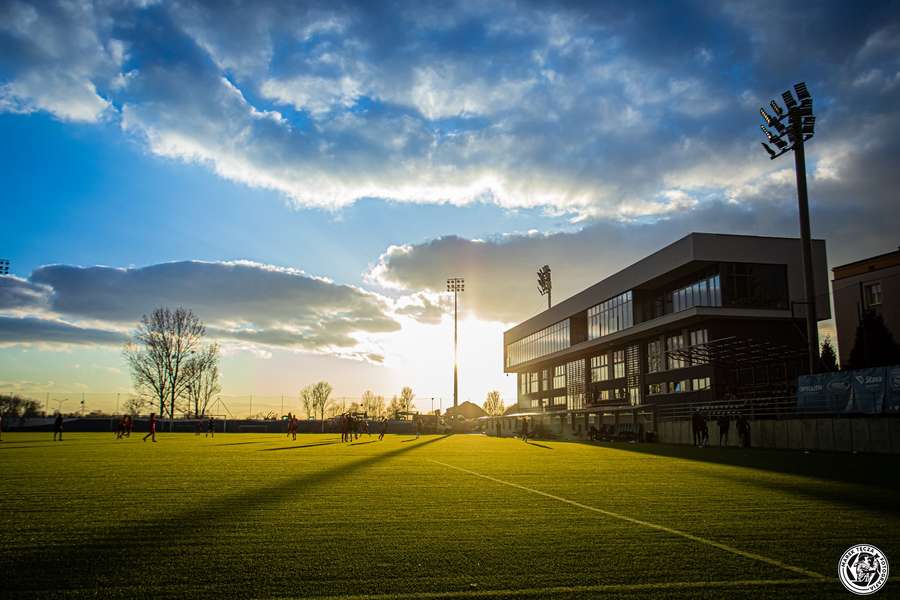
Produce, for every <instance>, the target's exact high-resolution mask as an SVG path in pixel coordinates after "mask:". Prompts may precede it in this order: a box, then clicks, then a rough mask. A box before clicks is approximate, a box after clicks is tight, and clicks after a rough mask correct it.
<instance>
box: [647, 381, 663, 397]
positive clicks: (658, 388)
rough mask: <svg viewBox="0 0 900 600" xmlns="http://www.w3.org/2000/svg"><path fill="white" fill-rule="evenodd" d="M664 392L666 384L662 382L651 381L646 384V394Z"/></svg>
mask: <svg viewBox="0 0 900 600" xmlns="http://www.w3.org/2000/svg"><path fill="white" fill-rule="evenodd" d="M665 393H666V384H664V383H651V384H650V385H648V386H647V395H649V396H652V395H653V394H665Z"/></svg>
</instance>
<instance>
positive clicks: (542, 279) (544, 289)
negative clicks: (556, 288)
mask: <svg viewBox="0 0 900 600" xmlns="http://www.w3.org/2000/svg"><path fill="white" fill-rule="evenodd" d="M537 277H538V292H540V293H541V296H547V308H550V304H551V302H550V298H551V296H552V291H553V282H552V281H551V280H550V265H544V266H543V267H541V268H540V269H538V272H537Z"/></svg>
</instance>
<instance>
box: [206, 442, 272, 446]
mask: <svg viewBox="0 0 900 600" xmlns="http://www.w3.org/2000/svg"><path fill="white" fill-rule="evenodd" d="M247 444H265V442H264V441H258V442H229V443H227V444H212V445H213V446H246V445H247Z"/></svg>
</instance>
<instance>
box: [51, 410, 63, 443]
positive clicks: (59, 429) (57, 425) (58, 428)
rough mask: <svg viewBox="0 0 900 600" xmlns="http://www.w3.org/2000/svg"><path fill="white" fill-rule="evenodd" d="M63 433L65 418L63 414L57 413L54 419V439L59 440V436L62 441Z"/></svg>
mask: <svg viewBox="0 0 900 600" xmlns="http://www.w3.org/2000/svg"><path fill="white" fill-rule="evenodd" d="M62 433H63V418H62V415H61V414H59V413H56V420H55V421H53V441H54V442H55V441H57V437H56V436H59V441H60V442H61V441H62Z"/></svg>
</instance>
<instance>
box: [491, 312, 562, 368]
mask: <svg viewBox="0 0 900 600" xmlns="http://www.w3.org/2000/svg"><path fill="white" fill-rule="evenodd" d="M569 345H570V338H569V319H566V320H564V321H560V322H559V323H555V324H553V325H551V326H550V327H545V328H544V329H541V330H540V331H536V332H534V333H532V334H531V335H529V336H526V337H524V338H522V339H521V340H516V341H515V342H513V343H511V344H510V345H509V346H508V347H507V349H506V366H507V367H513V366H515V365H519V364H522V363H525V362H528V361H530V360H534V359H536V358H540V357H542V356H546V355H548V354H553V353H554V352H559V351H560V350H565V349H566V348H568V347H569Z"/></svg>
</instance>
